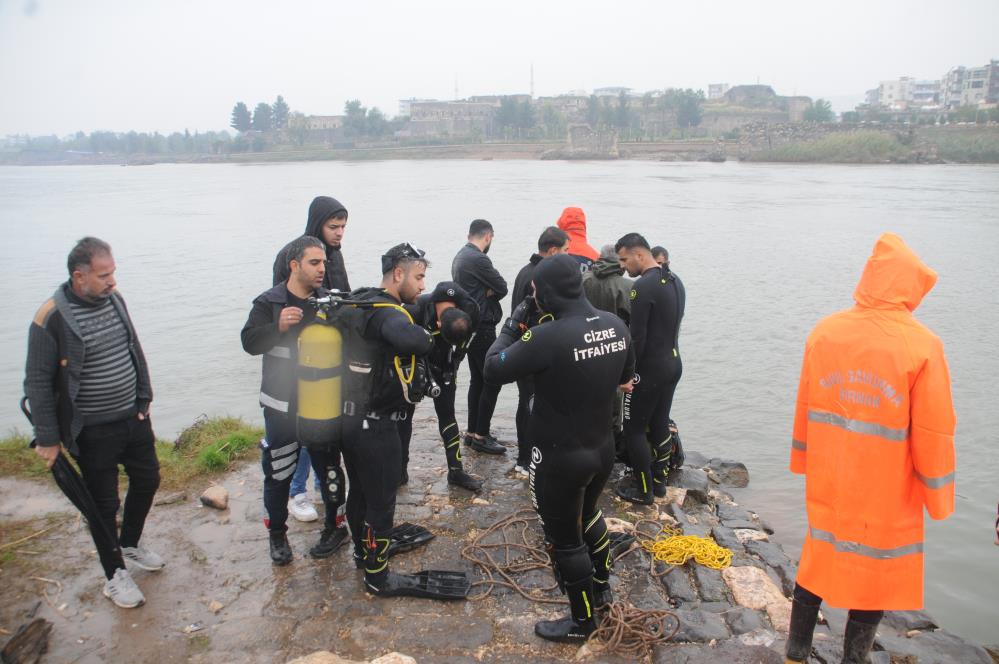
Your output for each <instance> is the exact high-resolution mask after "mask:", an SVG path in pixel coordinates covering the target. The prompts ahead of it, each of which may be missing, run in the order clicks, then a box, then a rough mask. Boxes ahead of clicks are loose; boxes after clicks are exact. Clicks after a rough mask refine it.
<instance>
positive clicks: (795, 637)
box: [784, 599, 819, 662]
mask: <svg viewBox="0 0 999 664" xmlns="http://www.w3.org/2000/svg"><path fill="white" fill-rule="evenodd" d="M818 618H819V605H815V606H809V605H807V604H802V603H801V602H799V601H798V600H797V599H792V600H791V624H790V625H789V626H788V630H787V649H786V650H785V651H784V652H785V657H786V658H787V659H786V661H789V662H804V661H806V660H807V659H808V656H809V655H810V654H811V652H812V634H813V633H814V632H815V622H816V621H817V620H818Z"/></svg>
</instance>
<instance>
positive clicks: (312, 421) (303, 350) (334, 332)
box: [297, 310, 343, 447]
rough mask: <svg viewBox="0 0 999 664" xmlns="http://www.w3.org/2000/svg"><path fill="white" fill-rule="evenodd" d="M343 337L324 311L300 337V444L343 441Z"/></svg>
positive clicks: (324, 444) (320, 445) (323, 444)
mask: <svg viewBox="0 0 999 664" xmlns="http://www.w3.org/2000/svg"><path fill="white" fill-rule="evenodd" d="M342 365H343V335H342V334H341V332H340V330H339V329H337V328H336V327H335V326H334V325H332V324H331V322H330V321H328V320H327V317H326V313H325V312H324V311H322V310H320V311H319V313H318V314H317V315H316V320H315V322H313V323H311V324H310V325H308V326H306V327H305V329H304V330H302V332H301V334H299V335H298V414H297V415H298V416H297V427H298V442H299V443H300V444H302V445H305V446H307V447H326V446H329V445H332V444H335V443H337V442H339V440H340V424H341V423H340V415H341V411H342V408H343V398H342V379H341V370H342Z"/></svg>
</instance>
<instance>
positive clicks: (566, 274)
mask: <svg viewBox="0 0 999 664" xmlns="http://www.w3.org/2000/svg"><path fill="white" fill-rule="evenodd" d="M534 287H535V289H536V290H537V301H538V306H540V307H541V308H542V309H543V310H544V311H547V312H549V313H551V314H554V315H555V317H556V318H558V317H560V315H563V314H566V313H570V312H572V311H573V310H574V309H576V308H578V307H579V306H581V305H585V304H586V298H585V297H584V296H583V276H582V274H581V273H580V271H579V263H577V262H576V261H575V260H574V259H573V258H572V257H571V256H567V255H566V254H556V255H554V256H549V257H548V258H545V259H543V260H542V261H541V262H540V263H538V267H537V268H535V270H534Z"/></svg>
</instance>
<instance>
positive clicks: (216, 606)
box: [208, 599, 225, 613]
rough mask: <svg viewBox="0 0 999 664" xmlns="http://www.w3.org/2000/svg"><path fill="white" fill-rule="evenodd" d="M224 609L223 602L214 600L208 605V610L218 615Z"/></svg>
mask: <svg viewBox="0 0 999 664" xmlns="http://www.w3.org/2000/svg"><path fill="white" fill-rule="evenodd" d="M224 608H225V604H223V603H222V602H220V601H218V600H214V599H213V600H212V601H211V602H210V603H209V604H208V610H209V611H211V612H212V613H218V612H219V611H221V610H222V609H224Z"/></svg>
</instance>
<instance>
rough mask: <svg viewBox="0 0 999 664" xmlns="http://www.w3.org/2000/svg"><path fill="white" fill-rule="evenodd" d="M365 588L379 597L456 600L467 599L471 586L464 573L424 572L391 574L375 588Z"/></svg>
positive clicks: (367, 585) (367, 586)
mask: <svg viewBox="0 0 999 664" xmlns="http://www.w3.org/2000/svg"><path fill="white" fill-rule="evenodd" d="M365 586H366V588H367V591H368V592H369V593H371V594H372V595H376V596H378V597H421V598H424V599H442V600H455V599H465V598H466V597H467V596H468V591H469V588H470V587H471V584H470V583H469V581H468V576H467V575H466V574H465V573H464V572H446V571H440V570H424V571H422V572H417V573H416V574H397V573H395V572H389V573H388V574H387V575H386V576H385V579H384V582H383V583H381V584H379V585H377V586H375V585H373V584H371V583H367V582H366V583H365Z"/></svg>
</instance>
